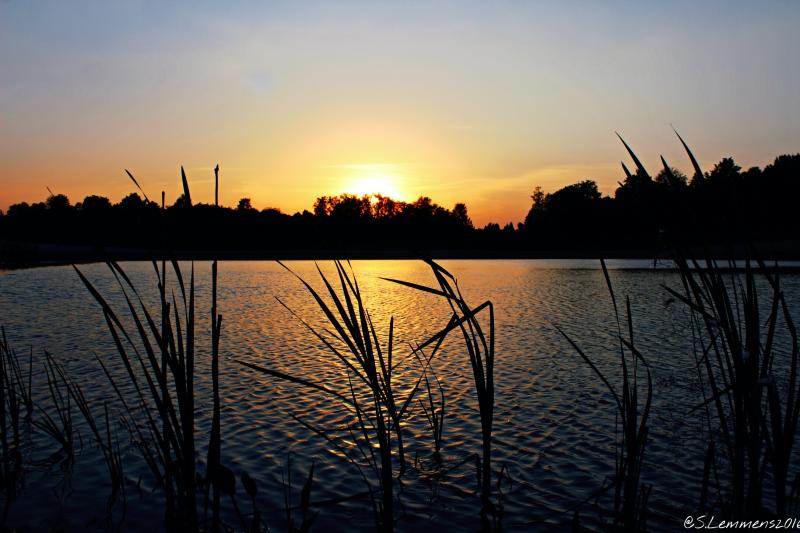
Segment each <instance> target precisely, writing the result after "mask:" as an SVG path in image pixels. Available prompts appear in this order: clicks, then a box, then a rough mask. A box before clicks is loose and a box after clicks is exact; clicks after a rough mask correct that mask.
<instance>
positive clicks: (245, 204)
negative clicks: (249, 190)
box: [236, 198, 253, 211]
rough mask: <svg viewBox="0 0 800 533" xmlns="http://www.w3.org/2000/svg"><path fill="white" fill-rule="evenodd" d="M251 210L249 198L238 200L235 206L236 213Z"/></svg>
mask: <svg viewBox="0 0 800 533" xmlns="http://www.w3.org/2000/svg"><path fill="white" fill-rule="evenodd" d="M251 209H253V206H252V204H251V203H250V198H242V199H241V200H239V203H238V204H237V205H236V210H237V211H249V210H251Z"/></svg>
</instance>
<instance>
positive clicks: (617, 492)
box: [556, 260, 653, 531]
mask: <svg viewBox="0 0 800 533" xmlns="http://www.w3.org/2000/svg"><path fill="white" fill-rule="evenodd" d="M600 263H601V265H602V267H603V275H604V276H605V279H606V284H607V286H608V292H609V294H610V296H611V302H612V303H613V304H614V315H615V317H616V321H617V340H618V342H619V355H620V359H619V360H620V367H621V368H622V387H621V390H620V392H618V391H617V389H616V388H615V387H614V386H613V385H612V384H611V382H610V381H609V379H608V378H607V377H606V376H605V375H604V374H603V372H601V371H600V369H599V368H598V367H597V365H595V364H594V362H593V361H592V360H591V359H590V358H589V357H588V356H587V355H586V354H585V353H584V352H583V350H581V348H580V347H579V346H578V345H577V343H576V342H575V341H573V340H572V338H570V336H569V335H567V334H566V333H565V332H564V330H562V329H561V328H559V327H557V326H556V329H558V331H559V332H560V333H561V334H562V335H563V336H564V338H565V339H567V341H568V342H569V343H570V344H571V345H572V347H573V348H574V349H575V351H576V352H578V354H579V355H580V356H581V358H582V359H583V360H584V361H585V362H586V364H588V365H589V367H590V368H591V369H592V371H593V372H594V373H595V375H596V376H597V377H598V378H599V379H600V381H602V382H603V384H604V385H605V386H606V388H607V389H608V390H609V392H611V396H612V397H613V398H614V402H615V403H616V406H617V415H618V420H619V422H620V424H621V426H622V433H621V437H620V439H619V443H618V445H617V448H616V461H615V462H616V464H615V472H614V525H615V526H618V527H621V528H622V530H624V531H645V530H646V529H647V499H648V496H649V494H650V487H649V486H648V485H645V484H642V483H640V480H639V476H640V473H641V468H642V463H643V462H644V452H645V445H646V442H647V433H648V427H647V419H648V417H649V415H650V406H651V403H652V399H653V380H652V378H651V376H650V368H649V367H648V365H647V362H646V361H645V359H644V357H643V356H642V354H641V353H640V352H639V350H638V349H637V348H636V347H635V345H634V336H633V316H632V314H631V304H630V300H629V299H628V298H627V297H626V298H625V309H626V313H627V326H628V328H627V334H628V338H627V339H626V338H625V337H624V336H623V333H622V324H621V321H620V317H619V309H618V308H617V299H616V297H615V295H614V289H613V287H612V285H611V278H610V277H609V275H608V269H607V268H606V264H605V261H603V260H601V262H600ZM626 349H627V351H628V352H630V355H626ZM628 358H630V361H628V360H627V359H628ZM640 363H641V364H642V365H643V366H644V369H645V371H646V373H647V389H646V391H647V392H646V395H645V397H644V399H643V400H644V402H643V403H642V402H641V401H640V398H639V389H640V386H639V376H638V374H639V364H640ZM631 367H632V368H631ZM576 516H577V515H576Z"/></svg>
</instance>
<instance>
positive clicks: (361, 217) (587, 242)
mask: <svg viewBox="0 0 800 533" xmlns="http://www.w3.org/2000/svg"><path fill="white" fill-rule="evenodd" d="M635 161H636V163H637V165H636V167H637V168H636V171H635V172H631V171H630V170H628V168H627V167H625V165H624V164H623V173H624V178H623V179H622V180H621V181H620V182H619V187H618V188H617V189H616V191H615V192H614V194H613V196H603V195H602V194H600V192H599V190H598V187H597V183H596V182H594V181H592V180H584V181H579V182H577V183H574V184H571V185H567V186H565V187H563V188H561V189H559V190H557V191H554V192H550V193H545V192H544V191H542V189H541V188H540V187H536V188H535V189H534V191H533V194H532V195H531V200H532V202H531V207H530V210H529V211H528V213H527V216H526V217H525V220H524V222H520V223H518V224H517V225H516V226H514V225H513V224H511V223H509V224H506V225H505V226H504V227H501V226H500V225H499V224H496V223H490V224H487V225H486V226H484V227H483V228H475V227H474V225H473V223H472V221H471V220H470V217H469V215H468V212H467V206H466V205H465V204H463V203H457V204H455V205H454V206H453V208H452V209H448V208H445V207H443V206H440V205H438V204H436V203H435V202H433V201H432V200H431V199H430V198H428V197H420V198H419V199H417V200H416V201H413V202H401V201H398V200H394V199H392V198H389V197H386V196H381V195H369V196H355V195H350V194H343V195H339V196H322V197H319V198H317V200H316V201H315V202H314V205H313V207H312V208H311V210H304V211H302V212H298V213H294V214H291V215H289V214H285V213H282V212H281V211H280V210H279V209H275V208H267V209H262V210H260V211H259V210H257V209H254V208H253V207H252V203H251V201H250V199H249V198H242V199H241V200H240V201H239V202H238V205H237V206H236V207H233V208H232V207H218V206H215V205H208V204H202V203H200V204H193V203H192V202H191V198H190V197H188V195H187V194H184V195H181V196H180V197H178V199H177V200H176V201H175V202H174V203H173V204H172V205H170V206H161V205H159V204H157V203H156V202H153V201H150V200H149V199H147V198H143V197H142V196H140V195H139V194H138V193H131V194H129V195H127V196H125V197H124V198H122V200H120V201H119V203H116V204H112V203H111V201H110V200H109V199H108V198H105V197H102V196H97V195H91V196H87V197H86V198H84V199H83V201H81V202H78V203H76V204H74V205H73V204H71V202H70V200H69V198H67V197H66V196H65V195H63V194H52V195H51V196H50V197H48V198H47V199H46V200H45V201H44V202H37V203H33V204H28V203H25V202H22V203H18V204H14V205H11V206H10V207H9V208H8V211H7V212H6V213H0V240H3V241H6V242H21V243H36V242H39V243H56V244H81V245H90V246H95V247H109V246H114V247H130V248H144V249H150V250H157V249H167V250H184V251H191V250H197V251H211V250H241V251H270V250H310V251H313V250H345V251H346V250H360V251H411V252H414V251H417V252H421V251H425V250H476V251H480V250H518V251H525V250H530V251H536V250H575V251H580V250H585V251H592V250H636V249H647V250H650V249H653V248H654V247H657V246H660V245H665V246H666V245H669V244H670V242H671V241H676V242H680V243H688V244H709V243H719V244H725V243H728V242H731V241H738V242H742V241H748V240H749V241H758V240H795V239H797V238H798V236H799V235H800V233H799V232H798V230H800V219H798V217H797V215H796V212H797V208H796V203H797V201H798V199H799V198H800V154H795V155H782V156H779V157H777V158H776V159H775V161H774V162H773V163H772V164H769V165H767V166H765V167H764V168H763V169H761V168H758V167H752V168H750V169H747V170H743V169H742V168H741V167H739V166H738V165H737V164H736V163H735V161H734V160H733V159H732V158H724V159H722V160H721V161H720V162H719V163H717V164H716V165H715V166H714V167H713V168H712V169H711V170H710V171H708V172H705V173H703V172H700V171H699V167H695V172H694V174H693V175H692V177H691V178H689V177H687V176H686V175H685V174H684V173H683V172H681V171H679V170H677V169H675V168H672V167H669V166H667V164H666V162H664V164H663V168H662V170H661V171H660V172H659V173H658V174H656V175H655V176H651V175H650V174H649V173H648V172H647V171H646V170H645V169H644V168H643V167H642V166H641V164H640V163H639V162H638V160H635ZM185 190H186V191H187V193H188V188H186V189H185Z"/></svg>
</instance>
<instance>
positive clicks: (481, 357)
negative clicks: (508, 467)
mask: <svg viewBox="0 0 800 533" xmlns="http://www.w3.org/2000/svg"><path fill="white" fill-rule="evenodd" d="M425 263H426V264H427V265H428V266H429V267H430V268H431V270H432V272H433V275H434V277H435V278H436V281H437V283H438V284H439V288H438V289H437V288H433V287H427V286H425V285H419V284H417V283H411V282H408V281H402V280H397V279H390V278H384V279H386V280H387V281H391V282H392V283H397V284H400V285H404V286H406V287H411V288H413V289H416V290H419V291H422V292H425V293H429V294H434V295H436V296H440V297H443V298H445V300H446V301H447V303H448V305H449V306H450V310H451V312H452V316H451V318H450V321H449V322H448V324H447V326H445V328H444V329H442V330H441V331H439V332H438V333H437V334H435V335H433V336H432V337H431V338H430V339H428V340H427V341H426V342H424V343H422V344H421V345H420V346H419V349H423V348H425V347H427V346H429V345H432V344H435V346H436V347H437V349H438V346H439V345H440V344H441V343H442V341H444V339H445V338H446V337H447V335H448V334H449V333H450V332H452V331H454V330H456V329H458V330H459V331H460V332H461V336H462V338H463V340H464V345H465V347H466V350H467V355H468V357H469V362H470V366H471V367H472V375H473V378H474V382H475V392H476V395H477V399H478V411H479V413H480V418H481V440H482V452H483V453H482V455H481V458H482V461H481V466H480V467H479V469H478V470H479V475H480V481H479V485H480V487H481V520H482V525H483V527H484V528H485V529H486V528H488V527H489V526H490V524H489V515H490V514H493V513H494V510H495V506H494V504H493V503H492V425H493V422H494V353H495V331H494V306H493V304H492V302H491V301H488V300H487V301H485V302H483V303H482V304H480V305H479V306H477V307H475V308H472V307H470V306H469V305H468V304H467V302H466V301H465V300H464V298H463V296H462V294H461V290H460V289H459V287H458V282H457V280H456V278H455V277H454V276H453V275H452V274H450V272H448V271H447V270H446V269H444V268H443V267H442V266H440V265H439V264H438V263H436V262H435V261H433V260H431V259H426V260H425ZM484 310H486V311H487V312H488V314H489V319H488V321H489V331H488V333H487V332H484V329H483V326H482V325H481V322H480V320H479V319H478V315H479V314H480V313H481V312H482V311H484Z"/></svg>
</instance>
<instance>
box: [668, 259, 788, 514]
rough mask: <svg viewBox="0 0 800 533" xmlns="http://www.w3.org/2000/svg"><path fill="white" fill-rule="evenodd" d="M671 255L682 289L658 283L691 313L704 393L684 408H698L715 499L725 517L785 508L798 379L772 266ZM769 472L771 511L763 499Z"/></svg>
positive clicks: (784, 305)
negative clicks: (704, 421) (703, 418)
mask: <svg viewBox="0 0 800 533" xmlns="http://www.w3.org/2000/svg"><path fill="white" fill-rule="evenodd" d="M675 262H676V264H677V266H678V269H679V272H680V276H681V281H682V284H683V290H682V291H678V290H675V289H673V288H671V287H666V290H667V291H669V293H670V294H672V295H673V296H674V297H675V298H676V299H678V300H680V301H681V302H683V303H684V304H685V305H686V306H687V308H688V309H689V311H690V313H691V320H692V327H693V332H694V335H695V338H696V341H697V351H696V354H695V355H696V363H697V368H698V372H699V374H700V378H701V380H702V384H703V395H704V401H703V402H702V403H701V404H699V405H697V406H696V407H695V408H694V409H693V411H698V410H701V409H703V410H705V411H706V413H707V414H706V417H707V424H708V427H709V458H708V461H709V462H711V463H712V464H711V467H712V469H713V470H714V471H715V473H716V476H718V477H720V476H721V478H722V481H721V483H720V484H718V485H717V491H716V497H717V502H718V505H719V506H720V507H721V509H722V510H723V512H724V513H725V515H726V517H730V518H731V519H734V520H735V519H749V518H764V517H766V516H769V515H771V514H772V513H773V512H774V513H775V514H777V515H778V516H781V517H783V516H786V512H787V510H788V508H789V501H788V495H787V491H788V490H789V487H788V482H789V479H788V474H789V467H790V460H791V456H792V450H793V447H794V441H795V437H796V434H797V422H798V416H800V383H798V364H799V363H798V343H797V331H796V329H795V326H794V322H793V320H792V316H791V313H790V311H789V305H788V304H787V302H786V299H785V297H784V293H783V290H782V288H781V283H780V276H779V273H778V271H777V269H776V270H774V271H772V270H771V269H770V268H768V267H767V266H766V265H765V264H764V263H763V262H761V261H758V260H756V262H755V264H754V263H753V262H752V261H751V260H750V259H749V258H748V259H746V260H745V261H744V272H743V273H742V272H741V270H740V269H739V268H737V265H736V263H735V262H733V261H729V262H727V264H726V267H727V268H726V267H723V266H722V265H720V263H718V262H717V261H715V260H713V259H710V258H706V259H705V260H704V261H702V262H701V261H698V260H694V259H687V258H686V255H684V254H682V253H678V254H677V255H676V257H675ZM763 300H766V303H762V301H763ZM765 311H766V319H764V312H765ZM717 443H718V444H717ZM715 449H716V450H721V452H722V453H721V454H719V453H716V454H715V453H714V452H713V451H714V450H715ZM717 459H718V460H717ZM769 475H771V477H772V485H773V490H774V502H775V508H774V510H772V511H769V510H767V509H765V501H764V497H765V494H764V493H765V490H766V487H767V486H768V485H767V483H766V480H767V478H768V476H769ZM704 485H705V484H704Z"/></svg>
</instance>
